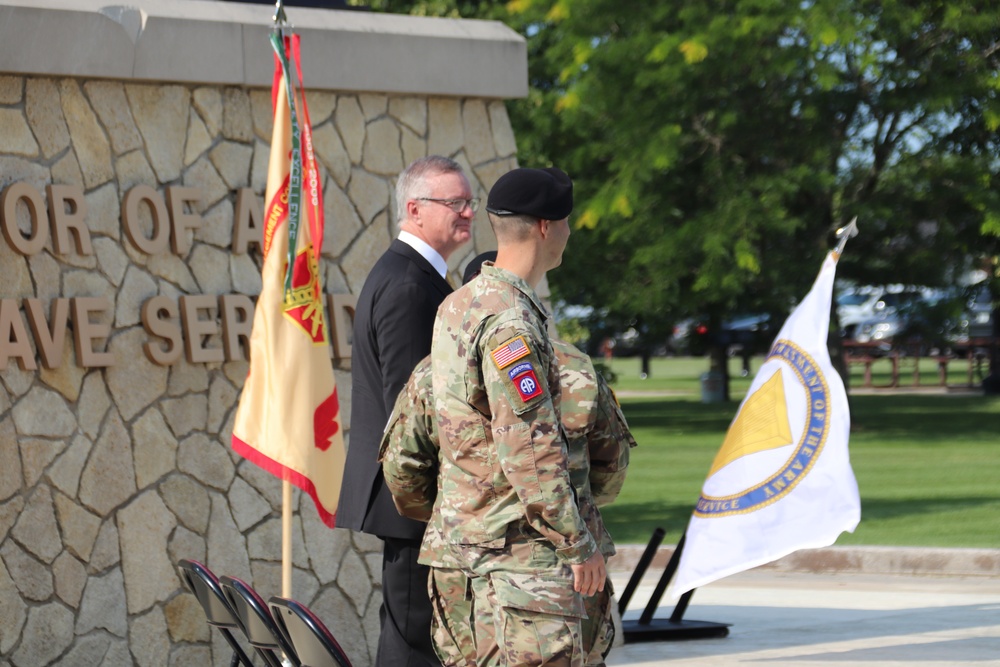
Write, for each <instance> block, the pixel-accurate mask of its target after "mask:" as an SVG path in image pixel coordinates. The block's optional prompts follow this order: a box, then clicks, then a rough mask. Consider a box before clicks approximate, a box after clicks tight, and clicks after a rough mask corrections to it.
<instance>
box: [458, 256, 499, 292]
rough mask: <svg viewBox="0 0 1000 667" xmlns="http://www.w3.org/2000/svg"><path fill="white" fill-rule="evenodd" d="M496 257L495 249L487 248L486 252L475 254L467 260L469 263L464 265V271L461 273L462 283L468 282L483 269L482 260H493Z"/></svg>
mask: <svg viewBox="0 0 1000 667" xmlns="http://www.w3.org/2000/svg"><path fill="white" fill-rule="evenodd" d="M496 258H497V251H496V250H487V251H486V252H484V253H482V254H480V255H476V256H475V257H473V258H472V261H471V262H469V265H468V266H466V267H465V273H463V274H462V284H463V285H464V284H465V283H467V282H469V281H470V280H472V279H473V278H475V277H476V276H478V275H479V272H480V271H482V270H483V262H494V261H496Z"/></svg>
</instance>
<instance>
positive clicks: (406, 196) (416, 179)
mask: <svg viewBox="0 0 1000 667" xmlns="http://www.w3.org/2000/svg"><path fill="white" fill-rule="evenodd" d="M448 173H458V174H462V175H464V174H465V172H464V171H462V165H460V164H459V163H457V162H455V161H454V160H452V159H451V158H449V157H444V156H443V155H428V156H427V157H422V158H420V159H418V160H414V161H413V162H412V163H410V166H409V167H407V168H406V169H404V170H403V172H402V173H401V174H400V175H399V178H398V179H397V180H396V225H397V226H399V225H402V224H403V221H405V220H406V202H408V201H410V200H411V199H416V198H418V197H428V196H430V194H431V193H430V191H429V188H428V187H427V177H428V176H434V175H437V174H448Z"/></svg>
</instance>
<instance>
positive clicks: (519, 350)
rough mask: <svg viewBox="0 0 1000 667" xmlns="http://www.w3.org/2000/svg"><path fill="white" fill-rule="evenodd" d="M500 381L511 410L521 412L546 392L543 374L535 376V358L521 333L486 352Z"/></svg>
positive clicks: (536, 373) (536, 366) (533, 405)
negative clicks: (488, 353)
mask: <svg viewBox="0 0 1000 667" xmlns="http://www.w3.org/2000/svg"><path fill="white" fill-rule="evenodd" d="M490 357H491V358H492V359H493V363H494V364H495V365H496V367H497V370H498V371H500V373H499V380H500V383H501V384H502V385H503V388H504V391H505V392H506V393H507V396H508V398H509V400H510V407H511V409H512V410H513V411H514V414H518V415H520V414H523V413H525V412H527V411H528V410H531V409H532V408H534V407H535V406H536V405H538V404H539V403H541V402H542V401H544V400H545V399H546V397H547V395H548V392H547V391H546V385H545V380H544V378H540V377H539V376H538V373H539V371H538V370H536V369H538V368H539V365H538V359H537V358H536V357H535V355H534V353H533V352H532V351H531V348H530V347H529V346H528V342H527V341H526V340H525V337H524V336H517V337H516V338H511V339H510V340H508V341H506V342H504V343H503V344H502V345H500V346H499V347H496V348H494V349H493V351H492V352H490Z"/></svg>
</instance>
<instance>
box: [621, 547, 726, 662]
mask: <svg viewBox="0 0 1000 667" xmlns="http://www.w3.org/2000/svg"><path fill="white" fill-rule="evenodd" d="M663 535H664V531H663V529H662V528H657V529H656V530H654V531H653V536H652V537H650V538H649V544H647V545H646V550H645V551H644V552H643V553H642V557H641V558H640V559H639V562H638V563H637V564H636V566H635V571H634V572H632V576H631V577H630V578H629V580H628V584H627V585H626V586H625V590H624V592H622V597H621V599H620V600H619V601H618V613H619V614H622V615H624V614H625V608H626V607H628V603H629V600H631V599H632V595H633V594H634V593H635V589H636V588H637V587H638V586H639V582H640V581H641V580H642V576H643V575H644V574H645V573H646V570H647V569H648V568H649V564H650V563H651V562H652V561H653V556H654V555H655V554H656V549H657V548H658V547H659V546H660V542H662V541H663ZM686 537H687V533H686V532H685V533H684V534H683V535H681V539H680V540H679V541H678V542H677V548H676V549H674V553H673V554H672V555H671V556H670V561H669V562H668V563H667V567H666V568H665V569H664V570H663V574H662V575H660V580H659V581H658V582H657V584H656V588H655V589H653V593H652V595H650V596H649V602H648V603H646V608H645V609H644V610H643V611H642V615H641V616H639V618H638V619H629V620H625V619H622V630H623V632H624V634H625V643H626V644H628V643H633V642H651V641H658V640H678V639H708V638H713V637H725V636H726V635H728V634H729V623H714V622H712V621H686V620H684V612H685V611H687V607H688V603H689V602H690V601H691V596H692V595H694V590H690V591H688V592H687V593H684V595H682V596H681V598H680V600H678V601H677V606H676V607H674V611H673V613H672V614H671V615H670V618H653V615H654V614H655V613H656V608H657V607H658V606H659V604H660V598H662V597H663V592H664V591H665V590H666V589H667V584H669V583H670V579H671V578H673V576H674V573H675V572H676V571H677V566H678V564H679V563H680V561H681V550H683V549H684V539H685V538H686Z"/></svg>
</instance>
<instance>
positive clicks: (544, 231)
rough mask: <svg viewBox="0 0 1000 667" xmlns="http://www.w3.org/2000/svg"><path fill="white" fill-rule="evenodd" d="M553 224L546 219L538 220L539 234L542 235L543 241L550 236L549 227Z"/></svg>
mask: <svg viewBox="0 0 1000 667" xmlns="http://www.w3.org/2000/svg"><path fill="white" fill-rule="evenodd" d="M551 224H552V221H551V220H546V219H544V218H539V219H538V233H539V234H541V235H542V238H543V239H546V238H548V236H549V225H551Z"/></svg>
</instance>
